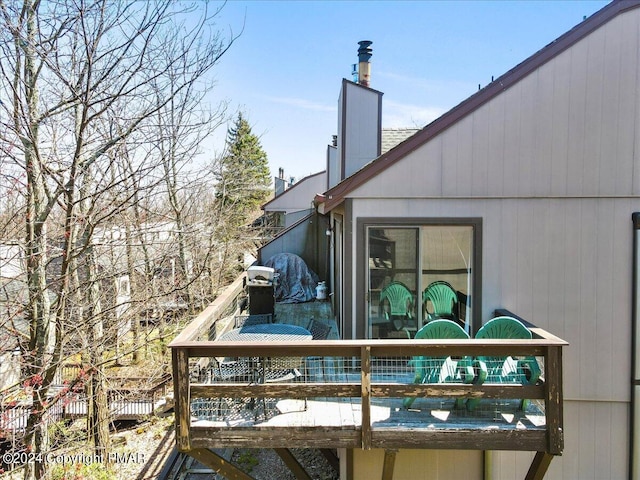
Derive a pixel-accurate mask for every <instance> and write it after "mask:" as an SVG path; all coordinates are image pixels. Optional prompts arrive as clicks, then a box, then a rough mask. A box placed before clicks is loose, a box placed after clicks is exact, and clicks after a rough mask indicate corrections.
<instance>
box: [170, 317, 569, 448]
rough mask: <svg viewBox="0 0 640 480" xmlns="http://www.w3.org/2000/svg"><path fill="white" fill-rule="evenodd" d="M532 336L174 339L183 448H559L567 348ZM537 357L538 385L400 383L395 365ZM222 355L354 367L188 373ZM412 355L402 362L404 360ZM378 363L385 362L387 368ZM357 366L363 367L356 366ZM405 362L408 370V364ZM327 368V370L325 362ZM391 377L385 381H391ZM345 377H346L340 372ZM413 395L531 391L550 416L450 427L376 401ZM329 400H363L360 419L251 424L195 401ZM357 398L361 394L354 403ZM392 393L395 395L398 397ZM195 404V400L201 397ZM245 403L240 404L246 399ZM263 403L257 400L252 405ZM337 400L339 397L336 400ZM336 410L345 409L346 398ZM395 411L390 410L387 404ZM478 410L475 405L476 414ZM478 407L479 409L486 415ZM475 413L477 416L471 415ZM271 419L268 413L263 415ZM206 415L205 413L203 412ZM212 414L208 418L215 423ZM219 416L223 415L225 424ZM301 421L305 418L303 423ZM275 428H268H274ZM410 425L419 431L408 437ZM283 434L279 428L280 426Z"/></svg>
mask: <svg viewBox="0 0 640 480" xmlns="http://www.w3.org/2000/svg"><path fill="white" fill-rule="evenodd" d="M535 331H536V334H537V335H536V337H537V338H534V339H532V340H483V341H478V340H437V341H433V340H413V341H406V340H345V341H335V340H332V341H312V342H298V343H288V344H282V343H278V342H268V343H259V342H255V343H254V342H212V341H200V342H198V341H196V342H190V341H183V340H180V341H175V342H173V343H172V345H171V348H172V351H173V364H174V389H175V390H174V395H175V409H176V422H177V425H176V433H177V443H178V447H179V448H180V449H181V450H183V451H188V450H190V449H194V448H214V447H221V446H245V447H247V446H253V447H258V446H263V447H271V448H274V447H279V448H287V447H291V446H307V447H314V448H316V447H317V448H322V447H327V448H329V447H331V448H365V449H368V448H375V447H384V448H447V449H478V448H479V446H482V449H487V450H531V451H538V452H547V453H549V454H551V455H558V454H560V453H561V452H562V449H563V433H562V347H563V346H564V345H566V343H565V342H564V341H563V340H561V339H559V338H557V337H554V336H553V335H550V334H548V333H547V332H545V331H544V330H541V329H535ZM507 355H511V356H527V357H528V356H535V357H536V358H538V359H539V361H540V363H542V365H543V370H544V373H543V380H542V381H540V382H538V383H537V384H536V385H522V384H495V383H485V384H482V385H478V384H464V383H441V384H433V383H431V384H414V383H411V382H408V383H399V382H398V378H399V377H398V376H394V375H393V374H392V371H391V370H389V368H388V366H389V365H398V368H397V371H398V372H401V373H405V374H406V365H407V364H408V360H410V359H411V357H413V356H426V357H447V356H452V357H475V356H507ZM216 357H218V358H222V357H240V358H242V357H245V358H256V359H264V358H283V357H290V358H297V359H300V358H302V359H304V360H305V363H306V364H312V363H313V362H314V361H315V362H317V361H318V360H319V359H320V361H321V362H322V363H323V364H324V363H325V362H324V361H325V360H326V359H333V360H334V363H335V359H340V360H339V361H338V363H340V364H341V365H343V366H344V365H347V368H344V367H343V368H341V369H340V370H334V372H339V375H337V376H334V377H333V378H334V380H331V378H332V377H331V376H327V375H324V376H323V377H314V376H313V374H312V373H311V370H307V371H306V375H303V376H304V380H303V382H299V381H290V382H284V383H267V382H264V383H260V382H242V383H234V382H220V383H210V384H207V383H198V382H199V379H198V378H194V376H193V374H192V375H191V378H194V380H195V381H193V382H192V380H190V370H191V369H192V368H193V365H194V362H193V361H190V359H198V360H202V359H203V358H204V359H210V360H211V361H212V362H215V358H216ZM399 360H400V361H402V360H404V363H403V364H402V363H400V362H399ZM380 365H385V367H382V368H384V371H385V372H387V376H386V377H385V375H384V374H383V371H382V370H381V369H380V367H379V366H380ZM354 369H355V370H356V371H357V374H356V375H352V374H349V373H353V371H354ZM403 369H404V370H403ZM324 371H325V372H326V368H325V369H324ZM385 378H386V380H385ZM335 379H338V380H335ZM406 397H418V398H426V399H427V400H429V399H453V400H455V399H458V398H461V399H483V400H488V401H489V403H491V404H492V405H498V404H500V402H504V403H505V404H506V402H507V401H508V400H509V399H531V400H534V401H538V402H539V407H540V412H542V415H543V420H542V421H541V422H540V425H541V426H540V425H539V426H538V427H539V428H535V427H532V428H506V429H502V428H500V426H499V425H497V424H495V425H494V427H495V428H484V427H480V426H471V427H469V426H468V424H469V422H467V424H465V425H463V426H461V425H459V424H458V425H450V426H447V425H444V426H443V427H442V428H436V429H433V428H426V426H425V428H421V427H420V426H419V425H416V424H415V423H411V425H410V426H407V425H408V424H407V420H406V416H405V417H402V416H398V419H402V420H399V422H398V423H397V424H395V425H394V424H393V415H391V417H388V418H385V419H384V420H381V419H380V418H379V417H377V416H376V415H375V412H374V410H375V409H376V407H377V406H378V405H382V404H385V402H387V403H386V404H387V405H390V406H391V407H390V408H391V410H390V411H391V412H393V409H394V408H396V410H397V408H398V407H393V405H400V404H401V400H402V399H403V398H406ZM246 398H251V399H300V400H304V399H321V400H324V401H326V402H331V401H337V403H340V401H341V400H342V401H344V400H346V399H350V401H351V402H352V403H355V404H358V405H359V406H360V407H359V410H360V412H361V413H360V418H359V419H358V418H356V419H355V420H354V423H353V424H352V425H348V424H344V423H343V424H341V425H335V424H333V425H327V424H324V423H323V422H322V421H318V419H317V418H316V420H315V424H314V425H315V426H309V425H302V426H300V425H288V424H286V423H284V424H283V423H271V424H270V423H269V422H268V421H267V423H266V424H264V425H262V426H260V425H259V424H253V425H251V424H250V422H249V424H248V423H247V422H244V423H242V422H241V423H240V424H239V426H230V424H229V422H228V421H225V420H224V419H216V418H214V417H211V418H210V419H206V418H205V419H204V420H205V421H198V419H197V415H194V412H193V411H192V409H193V408H194V405H196V404H197V403H198V400H201V399H211V400H214V401H216V400H218V399H238V400H240V399H246ZM353 399H357V400H356V401H355V402H353ZM398 399H399V400H400V402H398V401H397V400H398ZM393 400H396V402H395V403H394V402H393ZM194 402H196V403H194ZM240 403H242V402H240ZM253 408H255V406H254V407H253ZM332 408H336V405H335V404H334V405H332ZM337 408H340V407H339V405H338V407H337ZM387 412H389V410H387ZM471 415H473V412H471ZM478 415H480V413H478ZM466 418H467V419H468V418H469V417H466ZM265 419H266V418H265ZM201 420H202V419H201ZM207 420H210V421H207ZM216 420H222V422H217V421H216ZM299 422H300V420H298V423H299ZM266 427H269V428H266ZM407 430H411V435H407ZM276 432H277V433H276Z"/></svg>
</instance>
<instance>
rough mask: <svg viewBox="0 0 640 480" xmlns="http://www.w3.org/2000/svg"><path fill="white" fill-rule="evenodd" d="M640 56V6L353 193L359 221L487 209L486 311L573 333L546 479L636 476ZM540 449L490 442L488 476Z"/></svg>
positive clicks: (522, 466)
mask: <svg viewBox="0 0 640 480" xmlns="http://www.w3.org/2000/svg"><path fill="white" fill-rule="evenodd" d="M639 59H640V9H634V10H631V11H629V12H627V13H625V14H622V15H620V16H618V17H617V18H615V19H614V20H612V21H611V22H609V23H608V24H606V25H604V26H602V27H601V28H600V29H598V30H597V31H595V32H594V33H593V34H591V35H589V36H588V37H586V38H585V39H583V40H582V41H580V42H579V43H577V44H576V45H574V46H573V47H571V48H570V49H568V50H566V51H565V52H563V53H562V54H560V55H558V56H557V57H556V58H554V59H553V60H551V61H550V62H548V63H547V64H545V65H543V66H542V67H540V68H539V69H538V70H537V71H535V72H533V73H532V74H531V75H529V76H528V77H527V78H525V79H523V80H522V81H520V82H519V83H518V84H516V85H514V86H513V87H511V88H509V89H508V90H506V91H504V92H502V93H501V94H500V95H498V96H497V97H495V98H494V99H492V100H491V101H490V102H489V103H487V104H485V105H484V106H482V107H481V108H479V109H478V110H476V111H475V112H473V113H472V114H471V115H469V116H467V117H466V118H464V119H462V120H461V121H459V122H458V123H457V124H456V125H455V126H453V127H451V128H449V129H448V130H446V131H444V132H443V133H441V134H440V135H439V136H438V137H437V138H435V139H433V140H431V141H430V142H429V143H427V144H425V145H423V146H422V147H420V148H419V149H417V150H415V151H414V152H411V153H410V154H408V155H407V156H405V157H404V158H403V159H402V160H401V161H399V162H397V163H395V164H394V165H392V166H391V167H389V168H388V169H387V170H385V171H384V173H383V174H381V175H378V176H377V177H375V178H373V179H371V180H370V181H368V182H367V183H366V184H364V185H362V186H361V187H359V188H358V189H356V190H354V191H353V192H352V193H351V194H350V199H351V201H352V205H353V213H354V216H353V219H354V220H355V218H356V217H358V216H366V217H375V216H381V217H390V216H398V217H411V216H413V217H438V216H442V217H450V216H461V217H482V219H483V232H484V234H483V252H482V254H483V278H482V289H483V299H482V300H483V304H482V305H483V312H482V316H483V320H484V321H486V320H488V319H489V318H490V315H491V313H492V311H493V309H495V308H497V307H504V308H508V309H509V310H512V311H514V312H515V313H517V314H518V315H521V316H523V317H524V318H526V319H528V320H530V321H531V322H533V323H534V324H537V325H540V326H541V327H543V328H546V329H548V330H549V331H551V332H552V333H554V334H556V335H559V336H560V337H562V338H564V339H566V340H567V341H568V342H569V343H570V346H569V347H567V348H566V349H565V351H564V363H563V373H564V394H565V399H566V403H565V452H564V454H563V456H562V457H560V458H557V459H554V461H553V462H552V463H551V468H550V470H549V473H548V475H547V477H546V478H548V479H564V480H575V479H580V480H582V479H587V480H591V479H593V480H601V479H602V480H607V479H622V478H627V469H628V458H627V456H628V445H627V442H628V429H629V402H630V376H631V372H630V366H631V340H630V332H631V259H632V228H631V213H632V212H634V211H640V168H638V165H639V164H640V161H639V159H638V153H639V152H640V134H639V132H640V106H639V104H640V62H639V61H638V60H639ZM354 251H355V252H356V253H357V250H355V244H354ZM354 261H355V259H354ZM531 458H532V456H531V454H530V453H526V452H521V453H513V452H494V463H493V467H494V471H493V473H494V475H493V478H495V479H504V480H507V479H512V478H522V477H523V476H524V473H525V472H526V470H527V468H528V466H529V464H530V461H531ZM365 478H366V477H365ZM460 478H463V477H460Z"/></svg>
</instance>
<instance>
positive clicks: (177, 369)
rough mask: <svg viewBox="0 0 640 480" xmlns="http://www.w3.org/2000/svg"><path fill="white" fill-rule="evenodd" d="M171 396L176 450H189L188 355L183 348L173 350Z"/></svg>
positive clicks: (189, 400)
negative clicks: (174, 421) (174, 416)
mask: <svg viewBox="0 0 640 480" xmlns="http://www.w3.org/2000/svg"><path fill="white" fill-rule="evenodd" d="M172 357H173V396H174V401H175V412H176V413H175V415H176V444H177V446H178V450H180V451H182V452H186V451H189V450H191V441H190V435H189V427H190V423H191V394H190V386H189V354H188V352H187V350H186V349H184V348H174V349H173V350H172Z"/></svg>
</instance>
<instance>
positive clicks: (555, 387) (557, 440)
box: [544, 346, 564, 455]
mask: <svg viewBox="0 0 640 480" xmlns="http://www.w3.org/2000/svg"><path fill="white" fill-rule="evenodd" d="M544 370H545V373H544V375H545V388H546V395H545V397H546V398H545V412H546V417H547V418H546V420H547V452H548V453H550V454H552V455H560V454H561V453H562V450H563V448H564V432H563V430H562V429H563V419H562V402H563V398H562V347H556V346H553V347H552V346H550V347H547V353H546V356H545V359H544Z"/></svg>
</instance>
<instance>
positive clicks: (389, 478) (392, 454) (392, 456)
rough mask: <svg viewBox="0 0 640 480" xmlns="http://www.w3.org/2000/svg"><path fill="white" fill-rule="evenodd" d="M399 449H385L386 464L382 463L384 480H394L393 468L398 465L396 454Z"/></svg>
mask: <svg viewBox="0 0 640 480" xmlns="http://www.w3.org/2000/svg"><path fill="white" fill-rule="evenodd" d="M397 453H398V450H395V449H394V450H385V451H384V464H383V465H382V480H393V469H394V467H395V466H396V454H397Z"/></svg>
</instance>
